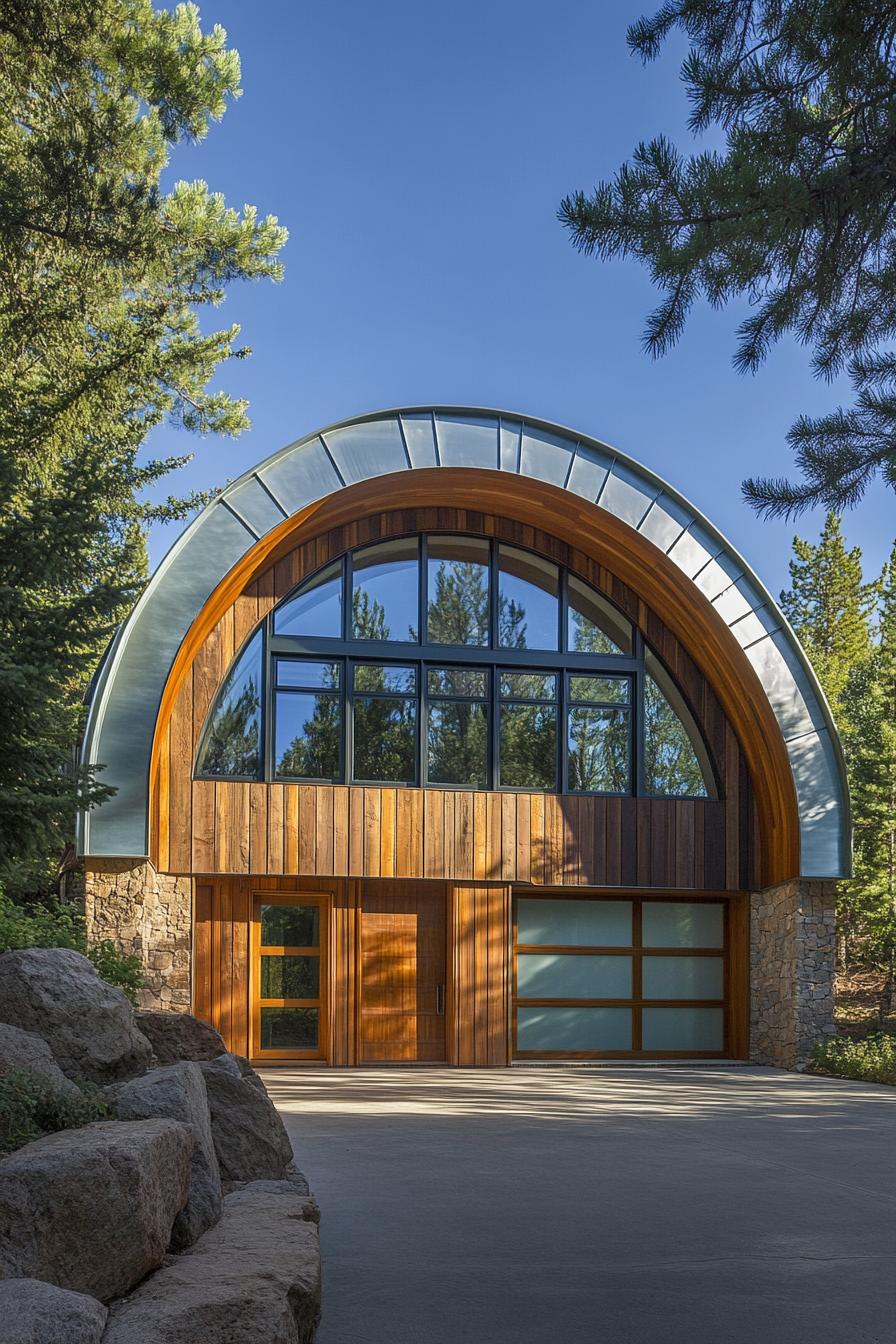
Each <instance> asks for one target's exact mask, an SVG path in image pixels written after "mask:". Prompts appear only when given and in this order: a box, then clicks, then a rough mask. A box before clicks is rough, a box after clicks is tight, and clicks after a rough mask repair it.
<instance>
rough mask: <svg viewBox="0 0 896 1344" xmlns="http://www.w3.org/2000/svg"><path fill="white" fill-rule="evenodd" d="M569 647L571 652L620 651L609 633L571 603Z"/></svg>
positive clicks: (612, 652)
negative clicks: (605, 632)
mask: <svg viewBox="0 0 896 1344" xmlns="http://www.w3.org/2000/svg"><path fill="white" fill-rule="evenodd" d="M568 638H569V649H570V652H571V653H611V654H615V653H621V652H622V650H621V649H620V648H619V645H618V644H614V642H613V640H612V639H610V637H609V635H606V634H604V632H603V630H601V628H600V626H598V625H595V624H594V622H593V621H590V620H589V619H588V617H587V616H585V615H584V614H583V613H582V612H581V611H576V609H575V607H573V606H572V605H571V606H570V608H569V636H568Z"/></svg>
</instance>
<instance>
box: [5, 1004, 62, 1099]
mask: <svg viewBox="0 0 896 1344" xmlns="http://www.w3.org/2000/svg"><path fill="white" fill-rule="evenodd" d="M13 1069H26V1070H27V1071H28V1072H29V1073H36V1074H37V1075H38V1076H39V1077H41V1078H45V1079H46V1081H47V1082H48V1083H49V1084H50V1086H51V1087H52V1088H53V1089H54V1090H55V1091H56V1092H60V1093H62V1094H63V1095H64V1096H72V1097H74V1096H77V1095H78V1088H77V1086H76V1084H75V1083H73V1082H72V1081H71V1079H69V1078H66V1076H65V1074H64V1073H63V1072H62V1070H61V1069H60V1067H59V1065H58V1064H57V1063H56V1060H55V1059H54V1058H53V1052H52V1050H51V1049H50V1047H49V1046H48V1045H47V1043H46V1041H45V1040H44V1039H43V1037H41V1036H36V1035H35V1034H34V1032H33V1031H22V1030H21V1029H20V1028H19V1027H11V1026H9V1025H8V1024H7V1023H6V1022H0V1074H4V1073H11V1072H12V1070H13Z"/></svg>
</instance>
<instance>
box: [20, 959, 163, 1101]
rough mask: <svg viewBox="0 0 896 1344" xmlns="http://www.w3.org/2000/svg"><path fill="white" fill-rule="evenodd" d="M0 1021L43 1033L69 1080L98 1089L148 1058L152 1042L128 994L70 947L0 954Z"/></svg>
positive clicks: (136, 1068)
mask: <svg viewBox="0 0 896 1344" xmlns="http://www.w3.org/2000/svg"><path fill="white" fill-rule="evenodd" d="M0 1022H8V1023H10V1024H11V1025H12V1026H14V1027H19V1028H20V1029H21V1030H22V1031H31V1032H36V1033H37V1035H38V1036H41V1037H43V1039H44V1040H45V1041H46V1042H47V1044H48V1045H49V1047H50V1049H51V1050H52V1052H53V1056H54V1058H55V1060H56V1063H57V1064H58V1065H59V1067H60V1068H61V1069H62V1072H63V1073H64V1074H66V1075H67V1077H69V1078H71V1079H72V1080H73V1081H74V1082H81V1081H86V1082H90V1083H96V1084H97V1085H98V1086H100V1087H102V1086H103V1085H104V1084H105V1083H112V1082H116V1081H117V1080H118V1079H119V1078H133V1077H134V1075H135V1074H138V1073H144V1072H145V1071H146V1069H147V1068H149V1065H150V1064H151V1063H152V1046H151V1045H150V1043H149V1041H148V1040H147V1039H146V1037H145V1036H144V1035H143V1034H142V1033H141V1032H140V1031H138V1030H137V1026H136V1024H135V1022H134V1010H133V1008H132V1007H131V1005H130V1003H129V1001H128V998H127V995H126V994H124V993H123V992H122V990H120V989H117V988H116V987H115V986H114V985H108V984H106V982H105V980H101V979H100V977H99V976H98V975H97V973H96V971H95V970H94V968H93V965H92V964H91V962H89V961H88V960H87V958H86V957H82V956H81V953H80V952H72V951H71V950H70V949H69V948H64V947H26V948H20V949H18V950H17V951H14V952H4V953H3V954H2V955H0Z"/></svg>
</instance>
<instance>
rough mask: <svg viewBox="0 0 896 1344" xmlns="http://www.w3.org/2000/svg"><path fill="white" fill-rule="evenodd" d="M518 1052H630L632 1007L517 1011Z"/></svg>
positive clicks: (529, 1009) (527, 1009)
mask: <svg viewBox="0 0 896 1344" xmlns="http://www.w3.org/2000/svg"><path fill="white" fill-rule="evenodd" d="M516 1045H517V1050H539V1051H549V1050H631V1048H632V1013H631V1009H630V1008H524V1007H520V1008H517V1010H516Z"/></svg>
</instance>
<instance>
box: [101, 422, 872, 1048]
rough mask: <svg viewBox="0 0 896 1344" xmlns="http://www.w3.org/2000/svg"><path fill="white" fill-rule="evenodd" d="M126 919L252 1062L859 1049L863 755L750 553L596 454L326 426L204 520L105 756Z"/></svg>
mask: <svg viewBox="0 0 896 1344" xmlns="http://www.w3.org/2000/svg"><path fill="white" fill-rule="evenodd" d="M84 758H85V760H86V761H87V762H90V763H93V764H96V765H102V766H103V767H104V769H103V776H102V778H103V780H104V781H105V782H108V783H109V784H111V785H114V787H115V788H116V790H117V792H116V794H115V796H114V797H113V798H112V799H111V801H109V802H107V803H105V804H104V805H103V806H102V807H100V808H98V809H96V810H95V811H93V812H91V813H89V814H88V815H86V816H84V817H83V818H82V821H81V837H80V844H81V849H82V852H83V856H84V883H85V904H86V911H87V917H88V921H89V927H90V929H91V931H92V933H93V934H94V935H95V936H97V937H110V938H113V939H114V940H115V941H116V942H117V943H118V944H119V945H120V946H121V947H122V948H123V949H125V950H127V951H132V952H136V953H137V954H138V955H139V956H140V957H141V958H142V961H143V963H144V966H145V968H146V973H147V984H148V988H147V990H146V1001H147V1004H148V1005H149V1006H155V1007H161V1008H174V1009H182V1010H189V1009H192V1011H194V1012H195V1013H197V1014H198V1015H199V1016H201V1017H203V1018H206V1019H208V1020H209V1021H211V1022H213V1023H214V1024H215V1026H217V1027H218V1029H219V1030H220V1031H221V1033H222V1034H223V1036H224V1038H225V1040H226V1041H227V1043H228V1045H229V1046H230V1048H231V1049H233V1050H234V1051H236V1052H237V1053H240V1054H244V1055H248V1056H249V1057H250V1058H252V1059H253V1060H255V1061H262V1062H270V1061H273V1062H277V1061H289V1062H293V1063H294V1062H297V1061H308V1062H316V1063H321V1064H331V1065H354V1064H371V1063H380V1062H413V1061H428V1062H432V1063H445V1064H449V1065H463V1066H468V1065H505V1064H510V1063H511V1062H513V1061H515V1060H534V1059H591V1058H593V1059H676V1058H687V1059H693V1058H708V1059H711V1058H729V1059H748V1058H751V1059H754V1060H759V1061H765V1062H769V1063H775V1064H783V1065H793V1064H794V1063H796V1062H798V1061H799V1060H800V1059H801V1058H804V1057H805V1055H806V1054H807V1052H808V1050H809V1049H810V1047H811V1044H812V1043H813V1041H814V1040H816V1039H818V1037H819V1036H820V1035H822V1034H823V1033H824V1032H825V1031H826V1030H830V1023H831V1018H832V1011H833V998H832V976H833V955H834V946H833V942H834V933H833V901H834V891H835V886H834V879H836V878H838V877H841V876H843V875H845V874H846V873H847V872H848V870H849V808H848V798H847V791H846V783H845V777H844V768H843V759H842V755H841V750H840V746H839V743H838V740H837V735H836V732H835V729H834V725H833V722H832V720H831V715H830V712H829V710H828V707H827V705H826V704H825V700H824V697H823V695H822V693H821V691H820V689H819V686H818V683H817V681H816V678H815V676H814V675H813V672H812V669H811V667H810V666H809V664H808V663H807V661H806V658H805V655H804V654H803V653H802V651H801V649H800V647H799V645H798V643H797V641H796V639H795V637H794V635H793V634H792V632H791V631H790V630H789V628H788V626H787V623H786V622H785V620H784V618H783V617H782V615H781V613H780V611H779V610H778V608H777V607H776V606H775V603H774V602H773V601H772V599H771V597H770V596H769V594H768V593H767V592H766V591H765V589H764V588H763V587H762V585H761V583H760V582H759V580H758V579H757V578H756V576H755V575H754V574H753V573H752V572H751V570H750V569H749V567H748V566H747V564H746V563H745V562H744V561H743V560H742V559H741V558H740V556H738V555H737V554H736V552H735V551H734V550H733V549H732V547H731V546H730V545H729V544H728V543H727V542H726V541H725V538H724V537H723V536H721V534H720V533H719V532H718V531H717V530H716V529H715V528H714V527H713V526H712V525H711V524H710V523H709V522H708V521H707V520H706V519H705V518H703V517H701V516H700V514H698V513H697V511H696V510H695V509H694V508H693V507H692V506H691V505H689V504H688V503H687V502H686V501H685V500H684V499H682V497H681V496H680V495H679V494H677V493H676V491H675V490H674V489H673V488H672V487H671V486H669V485H667V484H665V483H664V482H663V481H662V480H660V479H658V478H657V477H656V476H654V475H653V473H651V472H650V471H647V470H646V469H645V468H643V467H641V466H639V465H638V464H637V463H636V462H634V461H632V460H631V459H629V458H626V457H624V456H623V455H622V454H620V453H616V452H614V451H613V450H612V449H610V448H608V447H606V446H605V445H604V444H601V443H598V442H595V441H594V440H592V439H589V438H587V437H586V436H584V435H579V434H575V433H571V432H570V431H568V430H565V429H561V428H559V427H558V426H556V425H551V424H546V423H544V422H542V421H537V420H531V419H527V418H525V417H521V416H519V415H512V414H504V413H502V412H496V411H483V410H478V409H469V408H463V409H461V408H445V407H436V408H431V409H420V408H414V409H408V410H401V411H386V412H380V413H377V414H374V415H368V416H363V417H359V418H357V419H352V420H346V421H344V422H342V423H340V424H337V425H333V426H331V427H330V428H328V429H324V430H322V431H320V432H317V433H314V434H309V435H307V436H306V437H305V438H302V439H300V440H298V441H297V442H296V443H293V444H291V445H290V446H289V447H287V448H284V449H283V450H282V451H281V452H278V453H275V454H274V455H273V456H272V457H269V458H268V459H267V460H266V461H264V462H262V463H260V464H259V466H257V467H256V468H255V469H254V470H252V471H249V472H247V473H246V474H245V475H244V476H242V477H241V478H240V479H239V480H237V481H235V482H234V483H233V484H231V485H229V486H228V487H227V488H226V489H225V490H224V491H223V492H222V493H221V494H220V495H219V496H218V497H217V498H216V499H215V500H214V501H213V502H212V503H211V504H210V505H209V506H208V507H207V508H206V509H205V510H204V511H203V512H202V513H201V514H199V516H198V517H197V518H196V519H195V520H194V521H193V522H192V524H191V525H190V526H189V527H188V528H186V530H185V531H184V532H183V534H182V535H181V536H180V538H179V539H178V541H177V542H176V543H175V544H174V546H173V547H172V549H171V551H170V552H169V554H168V555H167V557H166V558H165V560H164V561H163V562H162V564H161V565H160V566H159V568H158V570H157V571H156V573H155V574H154V576H153V578H152V581H151V582H150V584H149V586H148V587H147V589H146V591H145V592H144V594H143V596H142V597H141V599H140V601H139V602H138V603H137V605H136V606H135V608H134V610H133V612H132V613H131V615H130V617H129V618H128V620H127V621H126V622H125V623H124V625H123V626H122V627H121V629H120V630H119V632H118V634H117V636H116V638H115V640H114V642H113V644H112V646H111V647H110V650H109V652H108V654H107V656H106V659H105V661H104V663H103V666H102V668H101V669H100V672H99V674H98V676H97V678H96V682H95V686H94V689H93V692H92V701H91V705H90V713H89V721H88V726H87V731H86V736H85V741H84Z"/></svg>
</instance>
